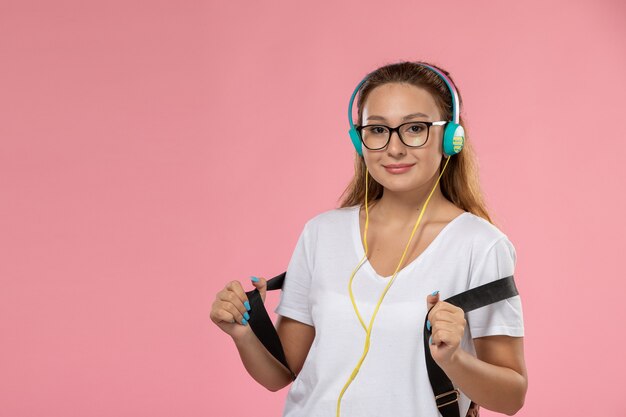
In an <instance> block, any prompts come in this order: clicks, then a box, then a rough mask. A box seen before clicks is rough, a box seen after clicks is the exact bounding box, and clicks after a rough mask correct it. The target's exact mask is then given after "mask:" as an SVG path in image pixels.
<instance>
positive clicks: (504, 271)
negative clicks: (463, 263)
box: [467, 236, 524, 338]
mask: <svg viewBox="0 0 626 417" xmlns="http://www.w3.org/2000/svg"><path fill="white" fill-rule="evenodd" d="M515 263H516V253H515V248H514V247H513V244H512V243H511V242H510V241H509V239H508V238H507V237H506V236H503V237H501V238H500V239H498V240H497V241H496V242H495V243H494V244H493V245H492V246H491V247H490V248H489V250H487V252H486V254H485V256H484V257H483V258H482V260H479V261H478V263H477V265H476V268H475V269H473V271H472V273H471V276H470V288H475V287H478V286H480V285H483V284H487V283H489V282H492V281H495V280H498V279H500V278H506V277H508V276H510V275H513V272H514V270H515ZM467 322H468V326H469V329H470V332H471V335H472V338H476V337H483V336H492V335H507V336H515V337H522V336H524V318H523V314H522V300H521V298H520V296H519V295H516V296H515V297H511V298H508V299H506V300H502V301H498V302H497V303H493V304H490V305H487V306H485V307H481V308H479V309H476V310H473V311H470V312H469V313H467Z"/></svg>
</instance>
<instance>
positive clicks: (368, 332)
mask: <svg viewBox="0 0 626 417" xmlns="http://www.w3.org/2000/svg"><path fill="white" fill-rule="evenodd" d="M449 161H450V157H448V158H446V163H445V164H444V166H443V169H442V170H441V173H440V174H439V177H438V178H437V182H435V186H434V187H433V189H432V190H431V191H430V194H429V195H428V198H427V199H426V202H425V203H424V207H423V209H422V210H421V212H420V215H419V216H418V218H417V221H416V222H415V226H413V231H412V232H411V237H410V238H409V241H408V242H407V244H406V247H405V248H404V253H403V254H402V258H400V262H399V263H398V266H397V267H396V270H395V272H394V273H393V276H392V277H391V279H390V280H389V283H388V284H387V286H386V287H385V289H384V290H383V292H382V294H381V295H380V298H379V300H378V303H377V304H376V308H375V309H374V312H373V313H372V318H371V319H370V322H369V325H368V326H367V327H365V323H364V321H363V318H362V317H361V314H360V313H359V309H358V307H357V305H356V302H355V300H354V294H353V293H352V280H353V279H354V276H355V275H356V272H357V271H358V270H359V268H360V267H361V265H363V263H364V262H365V260H366V259H367V252H368V247H367V228H368V225H369V210H368V203H367V196H368V189H369V184H368V179H367V178H368V175H369V171H368V170H367V168H366V169H365V231H364V232H363V246H364V247H365V255H364V256H363V259H361V261H360V262H359V264H358V265H357V267H356V268H355V269H354V270H353V271H352V275H351V276H350V281H349V282H348V292H349V293H350V301H351V302H352V306H353V308H354V311H355V312H356V315H357V317H358V319H359V322H360V323H361V326H362V327H363V329H364V330H365V345H364V346H363V354H362V355H361V358H360V359H359V362H358V363H357V365H356V367H355V368H354V370H353V371H352V374H351V375H350V378H349V379H348V381H347V382H346V383H345V385H344V386H343V388H342V389H341V393H340V394H339V398H337V417H340V410H341V399H342V398H343V395H344V393H345V392H346V390H347V389H348V387H349V386H350V384H351V383H352V381H353V380H354V378H356V375H357V373H358V372H359V369H360V368H361V365H362V364H363V361H364V360H365V357H366V356H367V353H368V352H369V348H370V337H371V335H372V328H373V326H374V319H375V318H376V315H377V314H378V310H379V308H380V305H381V303H382V302H383V299H384V298H385V295H386V294H387V291H389V288H390V287H391V284H393V282H394V280H395V279H396V275H397V274H398V271H399V270H400V266H401V265H402V262H404V258H405V256H406V254H407V252H408V250H409V246H410V244H411V240H413V235H414V234H415V231H416V230H417V227H418V226H419V224H420V221H421V220H422V216H423V215H424V212H425V211H426V207H427V206H428V202H429V201H430V197H432V195H433V193H434V192H435V189H436V188H437V184H439V180H440V179H441V177H442V176H443V173H444V171H445V170H446V167H447V166H448V162H449Z"/></svg>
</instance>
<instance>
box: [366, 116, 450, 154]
mask: <svg viewBox="0 0 626 417" xmlns="http://www.w3.org/2000/svg"><path fill="white" fill-rule="evenodd" d="M446 123H447V122H446V121H438V122H408V123H403V124H401V125H400V126H398V127H395V128H391V127H389V126H385V125H367V126H359V127H357V131H358V132H359V133H360V135H361V141H362V142H363V145H365V147H366V148H367V149H370V150H373V151H374V150H379V149H383V148H384V147H386V146H387V144H388V143H389V141H390V140H391V134H392V133H393V132H394V131H395V132H398V135H399V136H400V140H401V141H402V143H404V144H405V145H406V146H410V147H412V148H419V147H420V146H424V145H425V144H426V142H427V141H428V135H429V132H430V126H432V125H437V126H439V125H444V124H446Z"/></svg>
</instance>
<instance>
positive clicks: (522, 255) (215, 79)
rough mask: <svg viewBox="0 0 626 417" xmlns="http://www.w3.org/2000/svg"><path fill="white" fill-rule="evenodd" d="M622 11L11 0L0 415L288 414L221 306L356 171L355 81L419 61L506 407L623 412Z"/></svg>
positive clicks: (550, 5) (265, 270) (280, 252)
mask: <svg viewBox="0 0 626 417" xmlns="http://www.w3.org/2000/svg"><path fill="white" fill-rule="evenodd" d="M625 18H626V7H625V6H624V3H623V2H621V1H619V0H614V1H598V0H593V1H592V0H589V1H576V2H573V1H555V2H547V1H544V0H533V1H524V2H521V1H519V2H495V1H494V2H486V1H474V2H466V1H455V2H450V1H448V2H438V1H433V2H429V3H426V2H420V3H418V2H411V1H390V2H384V3H383V2H375V1H369V0H368V1H363V0H361V1H345V2H332V3H331V2H327V3H325V4H319V2H307V3H304V2H297V1H286V0H285V1H276V2H271V3H268V2H253V1H249V2H247V3H245V4H243V3H242V2H235V1H222V2H218V1H210V2H203V1H199V0H196V1H191V0H186V1H165V0H160V1H150V2H147V1H146V2H138V1H119V0H118V1H100V2H85V1H78V0H70V1H67V0H60V1H55V2H46V1H6V0H3V1H1V2H0V187H1V188H0V190H1V192H0V199H1V201H0V257H1V261H0V280H1V287H0V416H3V417H4V416H8V417H22V416H50V417H52V416H63V417H69V416H89V417H91V416H94V417H95V416H148V415H149V416H151V417H160V416H250V415H260V416H276V415H279V414H280V412H281V410H282V407H283V401H284V397H285V395H286V393H287V389H284V390H282V391H280V392H278V393H271V392H269V391H266V390H265V389H264V388H263V387H261V386H259V385H258V384H257V383H256V382H255V381H253V380H252V379H251V378H250V377H249V376H248V374H247V373H246V371H245V370H244V368H243V366H242V365H241V362H240V360H239V356H238V354H237V351H236V350H235V348H234V345H233V344H232V342H231V340H230V338H229V337H228V336H226V335H225V334H223V333H221V332H220V331H219V329H218V328H217V327H216V326H214V325H213V324H212V323H211V322H210V320H209V311H210V308H211V304H212V302H213V299H214V296H215V294H216V293H217V291H219V290H220V289H221V288H222V287H223V286H224V285H225V284H226V282H228V281H229V280H233V279H240V280H242V281H243V282H244V284H245V285H246V288H249V287H250V284H249V282H248V276H249V275H261V276H266V277H271V276H274V275H276V274H278V273H280V272H282V271H283V270H284V269H285V268H286V265H287V262H288V261H289V258H290V256H291V252H292V250H293V248H294V246H295V242H296V239H297V237H298V235H299V233H300V231H301V229H302V227H303V225H304V222H305V221H306V220H308V219H309V218H311V217H312V216H314V215H315V214H317V213H319V212H321V211H324V210H328V209H331V208H333V207H336V205H337V199H338V197H339V195H340V193H341V191H343V189H344V187H345V186H346V184H347V182H348V180H349V179H350V176H351V174H352V161H353V152H354V151H353V149H352V147H351V145H350V142H349V140H348V135H347V129H348V125H347V120H346V105H347V102H348V98H349V95H350V93H351V92H352V90H353V88H354V86H355V85H356V84H357V83H358V81H360V80H361V78H362V77H363V76H364V75H365V74H366V73H367V72H369V71H370V70H372V69H374V68H376V67H378V66H380V65H384V64H387V63H390V62H396V61H398V60H419V59H424V60H427V61H430V62H432V63H435V64H439V65H441V66H443V67H444V68H446V69H448V70H449V71H451V73H452V75H453V77H454V78H455V80H456V82H457V84H458V86H459V89H460V91H461V94H462V96H463V98H464V104H465V108H464V109H463V114H464V116H465V117H466V120H467V129H468V132H469V134H470V139H471V140H472V141H473V143H474V145H475V147H476V149H477V152H478V155H479V162H480V168H481V171H480V173H481V180H482V184H483V187H484V191H485V194H486V197H487V201H488V203H489V205H490V208H491V212H492V214H493V217H494V218H495V220H496V222H497V223H498V225H499V227H500V228H501V229H502V230H503V231H504V232H505V233H506V234H507V235H508V236H509V237H510V239H511V240H512V241H513V243H514V244H515V246H516V249H517V254H518V265H517V270H516V281H517V283H518V287H519V289H520V292H521V294H522V297H523V300H524V313H525V320H526V339H525V345H526V360H527V365H528V370H529V374H530V387H529V391H528V395H527V400H526V405H525V407H524V409H523V410H522V411H521V412H520V413H519V415H520V416H551V415H568V416H589V415H597V416H624V415H626V405H624V401H623V386H624V383H623V375H624V374H625V373H626V364H625V361H624V354H623V350H624V343H625V342H626V338H625V336H624V324H623V322H624V319H626V303H624V300H623V294H624V292H625V289H626V285H625V284H624V274H623V269H622V261H623V257H624V249H623V248H624V231H625V227H624V226H625V221H624V217H623V215H624V212H625V209H626V207H625V198H624V185H623V183H624V178H625V175H624V174H625V173H624V165H625V164H626V158H625V157H624V154H623V153H622V152H623V149H622V148H621V147H620V145H619V143H621V142H619V140H620V137H621V135H622V134H623V133H624V127H623V123H624V114H625V112H626V106H625V102H624V93H625V92H626V82H625V81H624V74H625V73H626V42H625V40H626V29H625V27H626V25H625V22H626V19H625ZM277 301H278V294H272V295H271V296H270V297H269V301H268V305H269V308H271V309H273V308H274V306H275V305H276V302H277ZM417 301H419V300H417ZM483 413H484V414H483V415H484V416H490V415H494V413H489V412H484V411H483Z"/></svg>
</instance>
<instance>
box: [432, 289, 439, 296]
mask: <svg viewBox="0 0 626 417" xmlns="http://www.w3.org/2000/svg"><path fill="white" fill-rule="evenodd" d="M437 294H439V290H437V291H435V292H434V293H432V294H431V295H432V296H435V295H437Z"/></svg>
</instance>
